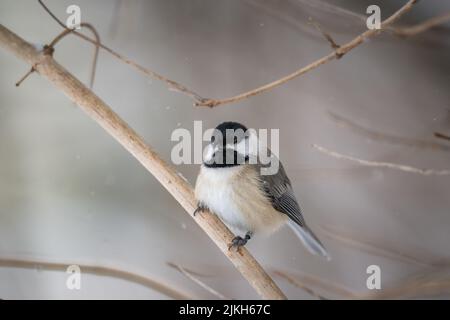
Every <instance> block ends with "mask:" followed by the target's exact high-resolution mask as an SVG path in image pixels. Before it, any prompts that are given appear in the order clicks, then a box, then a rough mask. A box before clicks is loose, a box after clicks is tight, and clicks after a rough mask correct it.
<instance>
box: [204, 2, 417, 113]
mask: <svg viewBox="0 0 450 320" xmlns="http://www.w3.org/2000/svg"><path fill="white" fill-rule="evenodd" d="M417 1H418V0H409V1H408V2H407V3H406V4H405V5H403V7H401V8H400V9H399V10H397V11H396V12H395V13H394V14H392V15H391V16H390V17H389V18H387V19H386V20H384V21H383V22H382V23H381V30H383V29H386V28H387V27H388V26H390V25H391V24H392V23H394V22H395V21H397V20H398V19H400V17H402V16H403V15H404V14H405V13H406V12H408V11H409V10H411V9H412V7H413V6H414V4H416V3H417ZM381 30H377V29H372V30H367V31H365V32H364V33H362V34H360V35H359V36H357V37H356V38H354V39H353V40H351V41H349V42H347V43H346V44H343V45H342V46H340V47H339V48H338V49H336V50H335V52H332V53H330V54H328V55H326V56H324V57H322V58H320V59H318V60H316V61H314V62H312V63H310V64H309V65H307V66H306V67H303V68H301V69H298V70H297V71H295V72H293V73H291V74H289V75H287V76H285V77H283V78H280V79H278V80H275V81H273V82H270V83H268V84H265V85H263V86H261V87H259V88H256V89H253V90H250V91H247V92H244V93H241V94H239V95H237V96H233V97H230V98H226V99H221V100H217V99H207V100H205V101H203V102H197V103H196V104H195V105H197V106H206V107H211V108H212V107H215V106H218V105H222V104H229V103H234V102H237V101H240V100H243V99H246V98H249V97H252V96H255V95H257V94H260V93H263V92H265V91H268V90H271V89H273V88H275V87H278V86H280V85H282V84H284V83H286V82H288V81H290V80H292V79H294V78H297V77H299V76H301V75H303V74H305V73H307V72H309V71H311V70H314V69H316V68H317V67H320V66H321V65H323V64H325V63H327V62H330V61H331V60H334V59H336V58H340V57H342V56H343V55H345V54H346V53H348V52H349V51H351V50H352V49H354V48H356V47H357V46H359V45H360V44H362V43H363V42H364V41H366V40H367V39H369V38H371V37H373V36H376V35H378V34H380V31H381Z"/></svg>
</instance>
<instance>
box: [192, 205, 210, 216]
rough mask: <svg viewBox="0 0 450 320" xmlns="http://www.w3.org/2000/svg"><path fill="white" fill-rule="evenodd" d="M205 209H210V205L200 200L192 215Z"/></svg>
mask: <svg viewBox="0 0 450 320" xmlns="http://www.w3.org/2000/svg"><path fill="white" fill-rule="evenodd" d="M205 210H208V207H207V206H206V205H205V204H204V203H203V202H198V203H197V209H195V211H194V213H192V215H193V216H194V217H195V215H196V214H197V213H198V212H203V211H205Z"/></svg>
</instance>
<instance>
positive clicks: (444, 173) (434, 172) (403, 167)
mask: <svg viewBox="0 0 450 320" xmlns="http://www.w3.org/2000/svg"><path fill="white" fill-rule="evenodd" d="M312 147H313V148H315V149H316V150H318V151H320V152H322V153H324V154H326V155H329V156H331V157H333V158H337V159H345V160H349V161H352V162H356V163H358V164H361V165H364V166H368V167H378V168H389V169H395V170H399V171H404V172H411V173H417V174H421V175H424V176H431V175H436V176H448V175H450V169H444V170H437V169H420V168H415V167H411V166H408V165H403V164H397V163H391V162H378V161H370V160H364V159H359V158H356V157H352V156H348V155H345V154H342V153H338V152H335V151H332V150H329V149H327V148H324V147H322V146H319V145H317V144H313V145H312Z"/></svg>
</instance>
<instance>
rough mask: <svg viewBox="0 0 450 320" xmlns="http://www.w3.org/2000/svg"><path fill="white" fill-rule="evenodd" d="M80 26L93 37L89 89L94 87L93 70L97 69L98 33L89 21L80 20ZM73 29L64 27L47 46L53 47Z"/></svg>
mask: <svg viewBox="0 0 450 320" xmlns="http://www.w3.org/2000/svg"><path fill="white" fill-rule="evenodd" d="M80 26H81V27H85V28H87V29H89V30H90V31H91V32H92V34H93V35H94V37H95V52H94V59H93V61H92V67H91V77H90V81H89V89H92V88H93V87H94V80H95V70H96V69H97V60H98V52H99V49H100V35H99V34H98V32H97V30H96V29H95V27H94V26H93V25H91V24H90V23H86V22H82V23H80ZM74 31H75V29H68V28H66V29H64V31H63V32H61V33H60V34H59V35H57V36H56V37H55V38H54V39H53V41H52V42H50V44H49V45H48V46H49V47H51V48H54V47H55V45H56V44H57V43H58V42H59V41H61V40H62V39H63V38H64V37H65V36H67V35H68V34H72V33H74Z"/></svg>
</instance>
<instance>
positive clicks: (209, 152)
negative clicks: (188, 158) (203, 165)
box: [203, 144, 219, 162]
mask: <svg viewBox="0 0 450 320" xmlns="http://www.w3.org/2000/svg"><path fill="white" fill-rule="evenodd" d="M217 150H219V147H218V146H216V147H214V146H213V145H212V144H209V145H208V146H207V147H206V150H205V152H204V153H203V162H210V161H211V160H212V158H213V156H214V153H215V152H217Z"/></svg>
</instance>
